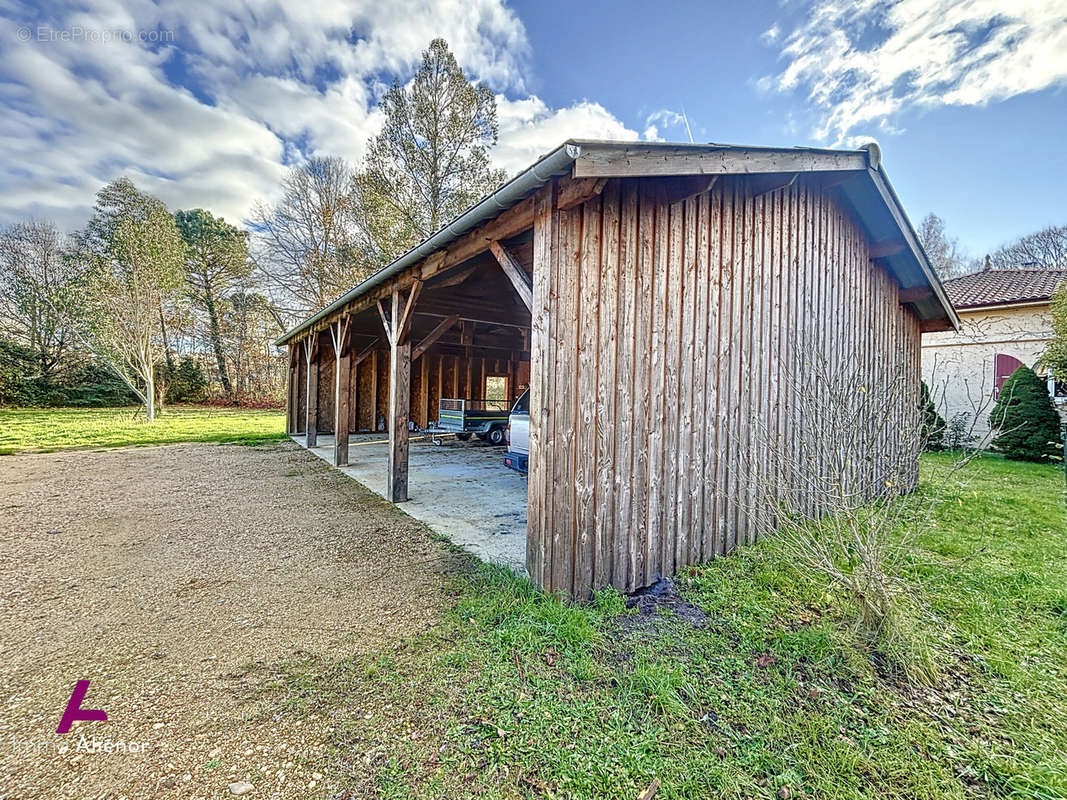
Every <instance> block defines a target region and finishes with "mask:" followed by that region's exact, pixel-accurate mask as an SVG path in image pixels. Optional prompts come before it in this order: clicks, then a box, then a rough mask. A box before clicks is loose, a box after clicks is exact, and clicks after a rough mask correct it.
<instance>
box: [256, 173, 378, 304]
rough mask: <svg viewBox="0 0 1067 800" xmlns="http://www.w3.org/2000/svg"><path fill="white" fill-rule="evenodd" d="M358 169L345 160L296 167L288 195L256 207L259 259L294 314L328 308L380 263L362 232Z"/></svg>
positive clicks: (286, 186) (273, 290)
mask: <svg viewBox="0 0 1067 800" xmlns="http://www.w3.org/2000/svg"><path fill="white" fill-rule="evenodd" d="M355 179H356V174H355V172H354V171H353V170H352V168H351V166H350V165H349V164H348V163H347V162H345V160H344V159H341V158H336V157H330V158H312V159H309V160H308V161H307V162H306V163H305V164H303V165H301V166H298V167H293V168H292V169H291V170H290V171H289V174H288V175H287V176H286V177H285V180H284V181H283V182H282V198H281V200H279V201H278V202H277V203H276V204H274V205H265V204H260V205H258V206H257V207H256V209H255V210H254V212H253V231H254V234H255V235H254V240H253V251H252V254H253V258H254V260H255V263H256V266H257V267H258V268H259V270H260V272H262V273H263V275H264V276H265V277H266V278H267V281H268V283H269V288H270V291H271V293H272V295H273V296H274V297H275V300H276V301H277V302H278V303H279V305H280V306H281V307H282V308H283V309H284V311H285V312H286V313H287V314H288V315H290V316H291V317H298V316H301V315H303V314H306V313H307V312H309V311H312V310H315V309H319V308H322V307H323V306H325V305H326V304H327V303H329V302H330V301H331V300H333V299H334V298H335V297H337V296H339V295H340V294H342V293H343V292H345V291H347V290H348V289H350V288H352V286H354V285H355V284H357V283H359V281H360V280H362V279H363V278H365V277H367V275H369V274H370V273H371V272H372V271H373V270H374V269H376V268H377V266H378V261H377V260H376V259H375V258H374V257H373V255H371V254H369V253H368V251H367V247H366V246H365V242H364V240H363V237H362V236H361V233H360V228H359V215H358V213H357V209H356V203H357V196H356V193H355V191H354V185H355Z"/></svg>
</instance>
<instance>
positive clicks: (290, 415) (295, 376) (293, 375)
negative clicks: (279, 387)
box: [285, 343, 300, 436]
mask: <svg viewBox="0 0 1067 800" xmlns="http://www.w3.org/2000/svg"><path fill="white" fill-rule="evenodd" d="M297 347H298V346H297V345H296V344H295V343H294V344H290V345H289V372H288V373H287V374H286V386H285V432H286V433H287V434H289V435H290V436H292V435H293V434H295V433H296V420H297V414H298V413H299V410H298V409H297V407H296V406H297V403H299V402H300V386H299V383H298V381H299V380H300V362H299V361H298V359H299V358H300V356H299V354H298V353H297Z"/></svg>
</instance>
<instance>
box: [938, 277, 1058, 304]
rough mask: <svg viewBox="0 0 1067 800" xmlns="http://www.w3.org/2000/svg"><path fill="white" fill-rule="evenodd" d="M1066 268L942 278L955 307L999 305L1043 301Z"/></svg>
mask: <svg viewBox="0 0 1067 800" xmlns="http://www.w3.org/2000/svg"><path fill="white" fill-rule="evenodd" d="M1063 280H1067V269H991V270H986V271H983V272H973V273H971V274H970V275H961V276H960V277H958V278H950V279H948V280H947V281H944V287H945V292H946V293H947V294H948V297H949V300H951V301H952V304H953V305H954V306H956V308H978V307H980V306H1002V305H1011V304H1013V303H1027V302H1033V301H1035V300H1047V299H1049V298H1050V297H1052V293H1053V292H1054V291H1055V290H1056V287H1057V286H1058V285H1059V283H1060V281H1063Z"/></svg>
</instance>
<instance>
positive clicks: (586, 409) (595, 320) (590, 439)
mask: <svg viewBox="0 0 1067 800" xmlns="http://www.w3.org/2000/svg"><path fill="white" fill-rule="evenodd" d="M579 213H580V215H581V222H582V226H581V243H580V248H581V249H580V255H579V259H578V264H577V273H578V275H577V286H576V287H575V289H576V294H577V296H578V298H579V305H578V306H577V308H580V309H581V311H580V312H577V313H576V314H575V322H576V324H577V326H578V329H577V334H578V335H577V337H576V341H577V344H578V353H577V356H578V357H577V359H575V365H576V366H577V375H576V378H575V405H576V407H577V411H576V419H577V429H576V430H575V445H576V447H577V451H576V453H575V459H574V463H575V469H574V500H573V502H574V517H575V545H574V547H575V554H576V556H575V562H574V577H573V579H572V580H573V586H574V594H575V595H577V596H578V597H586V596H588V595H589V593H590V592H591V591H592V588H593V563H594V561H595V560H596V553H597V551H598V550H599V549H600V545H599V542H598V541H597V540H596V530H595V515H594V507H593V506H594V502H595V499H594V498H595V492H594V489H595V484H596V479H597V465H596V461H595V460H594V459H592V458H590V457H588V456H587V455H586V454H593V453H595V452H596V447H597V432H596V431H597V416H598V415H597V405H598V403H599V392H598V384H597V370H598V366H599V363H600V361H601V360H603V354H601V353H600V350H599V347H600V341H599V327H600V326H599V318H600V272H601V269H600V258H601V252H600V250H601V247H600V244H601V239H602V232H601V198H600V197H599V196H596V197H593V198H592V199H590V200H588V201H586V202H585V203H583V204H582V205H581V207H580V209H576V210H575V214H576V215H577V214H579Z"/></svg>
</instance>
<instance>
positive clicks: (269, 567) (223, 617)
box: [0, 443, 467, 800]
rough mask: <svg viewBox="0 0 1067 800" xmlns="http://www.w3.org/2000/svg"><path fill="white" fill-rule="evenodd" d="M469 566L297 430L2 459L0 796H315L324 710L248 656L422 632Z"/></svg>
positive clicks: (322, 779)
mask: <svg viewBox="0 0 1067 800" xmlns="http://www.w3.org/2000/svg"><path fill="white" fill-rule="evenodd" d="M466 564H467V559H465V558H464V557H463V556H458V555H455V554H453V553H451V552H449V551H448V550H447V549H446V548H445V547H444V546H443V545H442V544H440V543H438V542H436V541H433V540H432V539H431V538H430V536H429V531H428V529H426V528H425V527H423V526H422V525H421V524H419V523H418V522H416V521H414V520H412V519H411V518H409V517H407V516H406V515H404V514H402V513H400V512H399V511H397V510H396V509H394V508H393V507H392V506H390V505H389V504H388V503H386V502H385V501H383V500H381V499H380V498H378V497H377V496H375V495H373V494H371V493H370V492H368V491H367V490H365V489H363V488H362V487H361V486H360V485H359V484H357V483H355V482H354V481H352V480H350V479H349V478H346V477H345V476H343V475H341V474H339V473H338V472H336V471H334V470H331V469H330V468H329V467H328V466H327V465H325V464H324V463H322V462H321V461H319V460H318V459H317V458H315V457H314V456H312V455H309V454H308V453H306V452H305V451H303V450H301V449H299V448H297V447H296V446H294V445H292V444H291V443H284V444H278V445H270V446H266V447H256V448H250V447H240V446H219V445H202V444H195V445H178V446H169V447H154V448H132V449H125V450H110V451H103V452H84V451H82V452H72V453H58V454H42V455H21V456H8V457H3V458H0V614H2V617H0V619H2V625H0V701H2V703H3V707H2V713H0V800H13V798H23V797H25V798H37V797H71V798H93V797H109V798H117V797H129V798H134V797H136V798H154V797H160V798H162V797H183V798H185V797H189V798H194V797H204V798H207V797H230V796H233V795H232V794H231V791H230V788H229V787H230V784H235V785H236V784H239V783H248V784H251V786H252V787H254V788H253V789H252V790H251V793H250V794H249V795H248V796H250V797H253V798H254V797H315V796H327V794H328V793H329V788H330V787H329V782H330V781H329V776H328V775H324V774H323V771H322V770H323V763H324V761H323V758H324V756H325V753H326V741H327V738H328V736H329V735H330V729H329V725H330V721H329V720H328V719H327V718H326V716H325V715H321V716H320V715H316V714H315V713H312V714H311V715H309V716H307V717H304V718H302V719H301V720H299V721H287V720H285V719H282V718H279V717H277V716H275V715H274V714H272V713H271V712H270V710H269V709H270V704H269V702H268V701H265V700H264V697H265V696H269V693H264V691H263V688H264V687H263V686H262V685H261V683H260V682H261V681H262V680H263V678H262V677H261V676H262V675H263V674H264V671H263V670H258V669H256V670H248V669H245V666H246V665H248V664H250V663H253V662H256V663H259V664H264V663H267V664H269V663H271V662H275V661H283V660H285V659H287V658H291V657H292V656H293V655H294V654H296V653H311V654H321V655H330V656H333V657H338V656H344V655H351V654H359V653H364V652H370V651H374V650H380V649H382V648H384V647H389V646H390V645H391V644H393V643H396V642H398V641H399V640H401V639H402V638H404V637H407V636H410V635H413V634H416V633H418V632H420V631H423V630H426V629H427V628H429V627H430V626H432V625H433V623H434V622H435V621H436V620H437V618H438V615H439V613H440V611H441V609H442V608H443V607H444V606H445V605H446V604H447V602H448V598H447V596H446V594H445V586H446V582H447V580H448V575H449V574H450V573H453V572H455V571H457V570H462V569H464V568H465V566H466ZM78 680H89V681H90V685H89V690H88V694H87V696H86V698H85V702H84V703H83V707H84V708H89V709H102V710H104V711H105V712H106V713H107V715H108V719H107V721H106V722H99V721H97V722H82V723H76V724H75V726H74V728H73V729H72V730H71V732H70V733H68V734H66V735H59V734H57V733H56V727H57V725H58V724H59V721H60V717H61V715H62V713H63V710H64V708H65V707H66V704H67V701H68V699H69V698H70V695H71V692H72V691H73V689H74V686H75V683H76V681H78ZM94 739H95V742H94ZM108 743H110V750H111V752H108V748H109V745H108ZM131 743H136V749H137V750H138V751H139V752H131V750H132V749H134V748H133V747H131ZM235 788H237V789H241V788H247V787H237V786H235Z"/></svg>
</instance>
